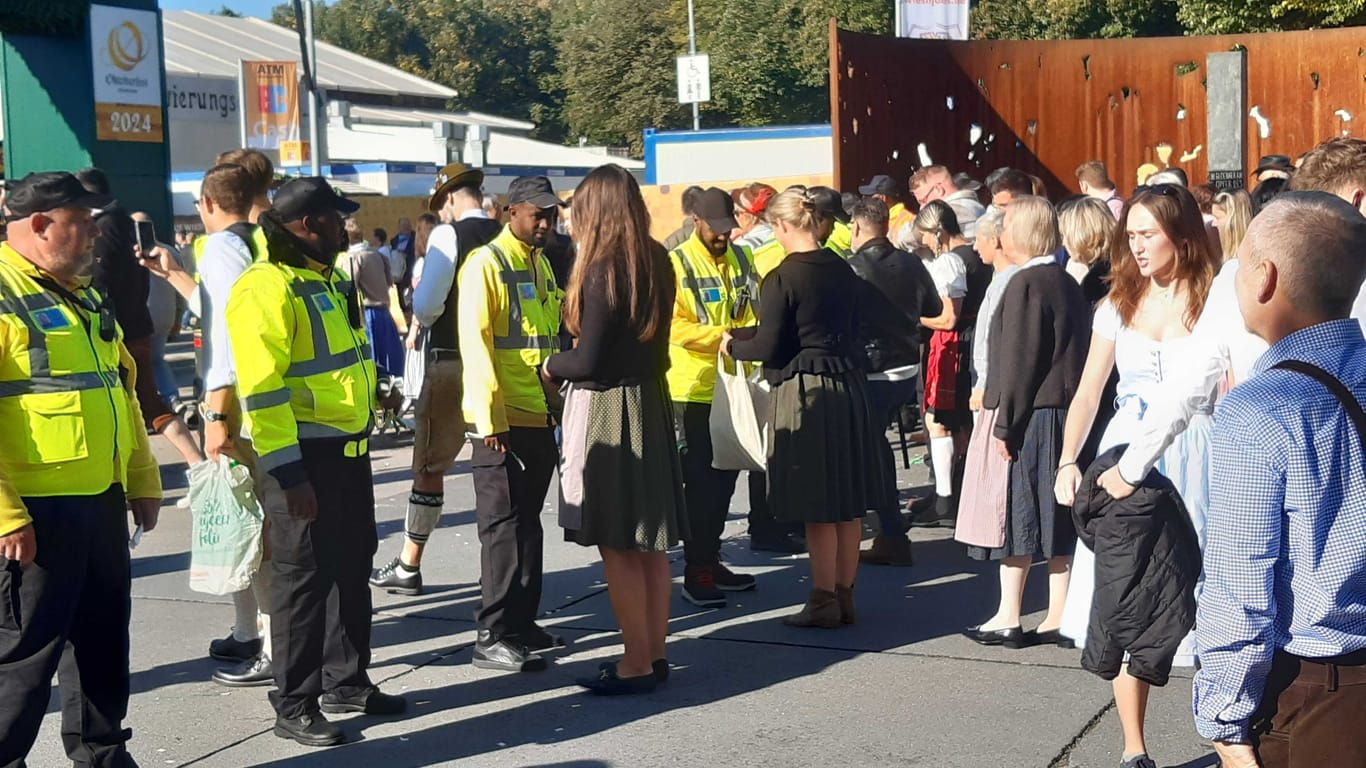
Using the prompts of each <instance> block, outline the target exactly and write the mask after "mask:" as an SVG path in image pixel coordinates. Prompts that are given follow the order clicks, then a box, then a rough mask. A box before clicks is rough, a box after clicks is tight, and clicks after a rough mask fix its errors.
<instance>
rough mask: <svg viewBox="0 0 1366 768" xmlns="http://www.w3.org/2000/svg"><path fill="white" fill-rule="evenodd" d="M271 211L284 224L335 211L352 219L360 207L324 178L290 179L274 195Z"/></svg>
mask: <svg viewBox="0 0 1366 768" xmlns="http://www.w3.org/2000/svg"><path fill="white" fill-rule="evenodd" d="M271 202H272V205H271V210H273V211H274V212H275V215H276V216H278V217H279V218H280V221H282V222H290V221H298V220H299V219H302V218H303V217H305V216H308V215H309V214H315V213H329V212H332V211H335V212H337V213H340V214H344V215H346V216H350V215H351V214H353V213H355V212H356V211H359V210H360V203H358V202H356V201H355V200H347V199H346V198H344V197H342V196H341V195H340V194H338V193H337V190H335V189H333V188H332V185H331V184H329V183H327V179H324V178H323V177H321V176H308V177H305V178H302V179H291V180H290V181H287V182H285V183H284V186H282V187H280V188H279V189H278V190H276V192H275V199H274V200H272V201H271Z"/></svg>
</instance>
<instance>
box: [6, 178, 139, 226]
mask: <svg viewBox="0 0 1366 768" xmlns="http://www.w3.org/2000/svg"><path fill="white" fill-rule="evenodd" d="M8 190H9V191H8V193H7V194H6V195H5V208H6V210H8V211H9V212H10V215H12V216H16V217H24V216H32V215H33V214H35V213H43V212H44V211H55V210H57V209H58V208H89V209H91V210H100V209H102V208H108V207H110V206H112V205H113V204H114V198H113V197H112V196H110V195H99V194H95V193H93V192H90V191H88V190H86V188H85V187H84V186H83V185H82V184H81V182H80V180H79V179H77V178H76V177H75V176H74V175H72V174H70V173H67V172H66V171H49V172H44V173H30V174H29V175H27V176H25V177H24V178H22V179H20V180H19V181H16V182H12V183H11V184H9V186H8Z"/></svg>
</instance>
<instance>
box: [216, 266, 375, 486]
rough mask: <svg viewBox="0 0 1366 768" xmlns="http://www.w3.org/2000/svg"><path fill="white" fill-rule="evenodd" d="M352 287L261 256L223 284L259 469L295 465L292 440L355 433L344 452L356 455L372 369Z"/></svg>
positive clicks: (366, 426) (369, 411)
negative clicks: (228, 284)
mask: <svg viewBox="0 0 1366 768" xmlns="http://www.w3.org/2000/svg"><path fill="white" fill-rule="evenodd" d="M268 247H270V248H273V247H275V246H273V245H272V246H268ZM354 290H355V288H354V287H353V286H352V285H351V283H350V282H349V281H347V280H345V279H343V278H341V277H340V276H338V275H337V274H336V271H335V270H329V274H328V275H323V274H322V273H319V272H315V271H314V270H312V269H309V268H307V267H300V266H291V265H290V264H286V263H282V262H281V261H279V260H274V259H271V258H270V257H269V254H268V253H265V254H258V255H257V261H256V262H255V263H254V264H252V265H251V266H250V267H248V268H247V270H246V271H245V272H243V273H242V276H241V277H239V278H238V279H237V282H236V283H235V284H234V285H233V287H232V295H231V297H230V298H229V299H228V306H227V308H226V309H225V311H224V316H225V318H226V320H227V322H228V336H229V339H230V340H231V343H232V350H233V363H234V365H235V367H236V369H237V396H238V398H239V399H240V400H241V403H242V412H243V421H244V423H245V424H246V427H247V431H248V432H249V433H250V435H251V441H252V443H253V444H254V446H255V449H256V452H257V455H258V456H259V458H258V460H257V464H258V466H259V467H260V468H261V469H263V470H266V471H271V470H273V469H276V468H278V467H281V466H283V465H285V464H290V463H295V462H299V461H301V459H302V456H301V454H300V451H299V441H300V440H308V439H317V438H335V437H348V438H356V442H355V443H353V445H354V446H356V447H355V448H354V449H352V448H348V451H349V452H351V453H356V454H361V455H363V454H364V453H365V452H366V448H367V446H366V443H365V438H366V437H367V436H368V435H369V433H370V430H371V428H372V427H373V424H374V410H375V380H376V372H375V360H374V355H373V354H372V353H371V350H370V344H369V341H368V340H367V338H366V335H365V325H364V322H363V321H362V320H361V319H360V318H358V317H352V311H351V309H352V307H359V303H358V302H356V301H355V300H354V298H352V297H350V294H351V292H352V291H354Z"/></svg>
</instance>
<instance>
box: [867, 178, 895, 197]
mask: <svg viewBox="0 0 1366 768" xmlns="http://www.w3.org/2000/svg"><path fill="white" fill-rule="evenodd" d="M858 192H859V194H860V195H895V194H896V193H897V187H896V181H895V180H893V179H892V177H891V176H888V175H887V174H885V173H880V174H878V175H876V176H874V177H873V180H872V181H870V182H868V183H867V184H864V185H863V186H861V187H859V188H858Z"/></svg>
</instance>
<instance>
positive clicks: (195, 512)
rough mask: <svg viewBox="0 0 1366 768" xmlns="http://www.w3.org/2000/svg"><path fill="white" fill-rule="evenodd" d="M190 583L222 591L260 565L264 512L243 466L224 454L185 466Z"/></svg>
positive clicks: (247, 579) (243, 583)
mask: <svg viewBox="0 0 1366 768" xmlns="http://www.w3.org/2000/svg"><path fill="white" fill-rule="evenodd" d="M187 474H188V475H189V478H190V514H191V521H192V522H191V533H190V539H191V541H190V589H193V590H194V591H196V592H205V593H208V594H210V595H227V594H231V593H233V592H239V591H241V590H243V589H246V588H247V587H249V586H251V577H252V574H253V573H255V572H256V569H257V568H258V567H260V565H261V524H262V521H263V520H264V519H265V513H264V512H262V511H261V504H260V502H259V501H257V499H256V490H255V487H254V484H253V483H252V480H251V475H250V474H249V473H248V472H247V468H246V467H244V466H242V465H241V464H238V463H237V462H235V461H232V460H231V459H229V458H228V457H226V456H220V457H218V460H217V461H212V460H209V461H201V462H199V463H198V464H196V465H194V466H193V467H190V469H189V472H188V473H187Z"/></svg>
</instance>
